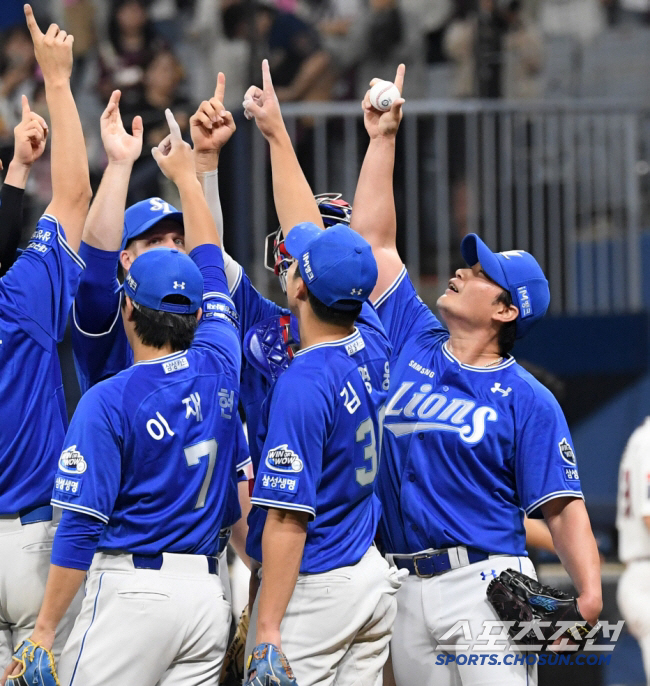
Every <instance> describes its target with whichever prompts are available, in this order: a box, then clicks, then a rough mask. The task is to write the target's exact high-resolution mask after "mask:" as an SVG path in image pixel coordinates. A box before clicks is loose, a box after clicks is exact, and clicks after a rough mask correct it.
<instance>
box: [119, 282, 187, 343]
mask: <svg viewBox="0 0 650 686" xmlns="http://www.w3.org/2000/svg"><path fill="white" fill-rule="evenodd" d="M163 302H167V303H171V304H175V305H187V304H189V300H188V298H186V297H185V296H184V295H168V296H167V297H166V298H163ZM122 307H126V298H122ZM132 320H133V323H134V324H135V333H136V335H137V337H138V338H139V339H140V340H141V341H142V342H143V343H144V344H145V345H149V346H151V347H152V348H158V349H159V350H160V349H161V348H164V347H165V346H166V345H170V346H171V349H172V350H173V351H174V352H177V351H180V350H185V349H187V348H189V347H190V345H191V343H192V340H193V339H194V334H195V332H196V327H197V325H198V322H197V321H196V313H194V314H175V313H173V312H163V311H161V310H152V309H151V308H150V307H145V306H144V305H139V304H138V303H135V302H134V303H133V315H132Z"/></svg>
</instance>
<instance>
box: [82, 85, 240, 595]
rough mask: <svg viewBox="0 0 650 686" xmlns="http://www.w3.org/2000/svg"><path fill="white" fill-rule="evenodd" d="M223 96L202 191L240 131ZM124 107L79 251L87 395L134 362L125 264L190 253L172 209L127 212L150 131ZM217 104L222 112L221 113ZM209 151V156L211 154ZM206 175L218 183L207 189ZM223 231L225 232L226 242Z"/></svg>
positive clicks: (206, 107) (115, 112)
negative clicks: (123, 312) (126, 116)
mask: <svg viewBox="0 0 650 686" xmlns="http://www.w3.org/2000/svg"><path fill="white" fill-rule="evenodd" d="M224 91H225V80H224V78H223V74H220V75H219V80H218V83H217V87H216V91H215V95H214V97H213V98H212V99H211V100H210V101H209V102H208V101H205V102H203V103H202V104H201V106H200V108H199V110H198V111H197V113H196V114H195V115H194V116H193V117H192V138H193V140H194V144H195V149H194V157H195V165H196V167H197V177H198V178H199V180H200V181H201V183H202V185H204V184H206V185H207V184H208V183H212V184H214V183H216V175H215V174H213V173H212V172H210V173H208V174H205V173H203V171H202V170H203V166H201V165H202V163H203V156H204V155H205V154H207V152H209V151H214V154H216V155H217V156H218V152H219V148H220V146H221V145H223V143H224V142H225V141H227V140H228V138H230V136H231V135H232V131H233V130H234V127H235V125H234V122H233V120H232V115H230V113H228V112H225V111H224V115H223V116H221V115H218V114H216V111H217V110H219V111H221V110H222V109H223V107H222V106H221V105H220V100H221V99H223V95H224ZM217 98H219V100H216V99H217ZM119 103H120V91H114V92H113V94H112V95H111V98H110V101H109V103H108V105H107V107H106V109H105V111H104V113H103V114H102V117H101V133H102V141H103V143H104V148H105V150H106V155H107V158H108V165H107V167H106V170H105V171H104V175H103V177H102V181H101V184H100V186H99V189H98V191H97V194H96V196H95V199H94V201H93V203H92V205H91V208H90V212H89V213H88V219H87V221H86V225H85V227H84V234H83V241H82V243H81V248H80V254H81V255H82V256H83V258H84V260H85V261H86V265H87V266H86V270H85V272H84V275H83V276H82V279H81V283H80V286H79V292H78V294H77V297H76V299H75V303H74V307H73V314H74V317H73V320H74V324H75V325H74V326H73V327H72V346H73V353H74V359H75V367H76V370H77V377H78V380H79V385H80V387H81V390H82V392H86V391H87V390H88V389H89V388H90V387H91V386H93V385H94V384H95V383H97V382H98V381H101V380H102V379H106V378H108V377H110V376H113V375H114V374H116V373H117V372H119V371H121V370H123V369H126V368H128V367H129V366H131V364H132V363H133V352H132V350H131V347H130V346H129V343H128V340H127V338H126V334H125V331H124V327H123V325H122V322H121V320H120V303H121V298H122V293H121V291H119V290H118V281H117V271H118V265H121V267H122V269H123V270H124V271H125V272H126V271H128V269H129V268H130V266H131V265H132V264H133V261H134V260H135V259H136V257H137V256H138V255H141V254H143V253H144V252H146V251H147V250H150V249H152V248H156V247H164V246H166V247H169V248H175V249H177V250H179V251H183V252H184V251H185V248H184V228H183V214H182V213H181V212H179V211H178V210H176V208H174V207H173V206H172V205H170V204H169V203H167V202H165V201H164V200H162V199H161V198H149V199H147V200H143V201H141V202H139V203H136V204H135V205H133V206H132V207H130V208H129V209H128V210H127V211H126V213H125V211H124V208H125V204H126V196H127V190H128V185H129V179H130V176H131V169H132V167H133V164H134V162H135V160H137V159H138V157H139V156H140V152H141V150H142V134H143V129H142V120H141V118H140V117H135V118H134V120H133V124H132V134H129V133H127V132H126V130H125V129H124V126H123V124H122V119H121V116H120V111H119ZM211 103H215V104H216V105H217V107H216V109H215V107H214V106H213V105H212V104H211ZM206 111H207V112H209V113H210V115H211V116H212V117H213V118H214V119H216V120H217V121H215V126H214V128H211V129H210V130H209V131H207V130H206V129H205V127H203V126H202V125H200V123H198V122H197V118H198V117H199V116H201V117H205V116H206V115H205V112H206ZM206 148H208V149H209V150H208V151H206ZM207 176H210V177H213V178H211V179H210V181H209V182H207V181H206V180H205V178H206V177H207ZM217 198H218V194H217ZM212 204H213V205H214V203H212ZM217 207H218V211H219V215H218V219H219V224H218V228H220V227H221V224H222V223H223V222H222V220H221V208H220V206H219V205H218V203H217ZM222 231H223V229H222V228H220V235H221V233H222ZM222 402H224V403H227V404H229V405H232V398H223V399H222ZM230 410H231V411H234V412H235V414H236V407H234V408H233V407H232V406H231V407H230ZM239 423H240V426H239V427H238V430H237V431H238V433H237V443H236V453H235V456H234V459H235V460H236V461H237V464H238V469H239V474H240V480H241V485H240V499H241V500H242V501H243V502H244V503H246V502H247V500H248V484H247V483H246V474H245V469H246V467H247V465H249V464H250V457H249V452H248V443H247V441H246V438H245V435H244V431H243V428H242V427H241V422H239ZM237 511H238V509H237ZM225 524H226V527H227V528H228V529H230V528H231V527H232V528H234V529H235V535H234V536H233V543H234V544H236V545H237V548H238V550H239V552H240V555H242V556H243V557H244V559H245V553H244V543H245V538H246V526H245V521H241V522H230V521H228V520H227V519H226V520H225ZM221 540H222V546H223V548H224V551H223V552H224V553H225V545H226V542H227V541H228V532H224V535H223V536H222V539H221ZM221 575H222V582H223V583H224V586H225V588H226V594H227V597H228V598H230V584H229V582H228V574H227V565H226V564H225V555H224V559H223V564H222V565H221Z"/></svg>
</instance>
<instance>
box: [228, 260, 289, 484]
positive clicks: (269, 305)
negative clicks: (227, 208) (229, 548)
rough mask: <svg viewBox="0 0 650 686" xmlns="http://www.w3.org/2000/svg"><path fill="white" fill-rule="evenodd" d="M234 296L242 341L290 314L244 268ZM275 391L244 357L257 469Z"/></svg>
mask: <svg viewBox="0 0 650 686" xmlns="http://www.w3.org/2000/svg"><path fill="white" fill-rule="evenodd" d="M230 293H231V297H232V300H233V302H234V303H235V307H236V308H237V312H238V313H239V316H240V323H241V328H240V335H241V341H242V344H243V342H244V337H245V336H246V333H247V332H248V331H249V329H250V328H251V327H253V326H255V325H256V324H257V323H258V322H260V321H262V320H264V319H268V318H269V317H274V316H279V315H285V314H290V312H289V310H287V309H286V308H283V307H280V306H279V305H276V304H275V303H274V302H273V301H271V300H269V299H268V298H265V297H264V296H263V295H261V294H260V293H259V291H257V289H256V288H255V287H254V286H253V284H252V283H251V281H250V279H249V278H248V275H247V274H246V272H245V271H244V269H243V268H242V267H240V268H239V275H238V278H237V279H236V280H235V283H233V284H231V289H230ZM270 390H271V382H270V381H269V380H268V379H267V378H266V377H265V376H264V375H263V374H262V373H261V372H259V371H258V370H257V369H255V367H254V366H253V365H252V364H251V363H250V362H249V361H248V360H247V359H246V357H245V356H244V358H243V359H242V373H241V402H242V407H243V408H244V414H245V415H246V425H247V427H248V438H249V444H250V449H251V457H252V458H253V470H254V472H255V473H256V472H257V465H258V463H259V460H260V456H259V451H258V445H257V442H256V440H255V437H256V436H257V435H258V434H259V431H260V423H261V418H262V404H263V403H264V400H265V399H266V397H267V395H268V394H269V391H270Z"/></svg>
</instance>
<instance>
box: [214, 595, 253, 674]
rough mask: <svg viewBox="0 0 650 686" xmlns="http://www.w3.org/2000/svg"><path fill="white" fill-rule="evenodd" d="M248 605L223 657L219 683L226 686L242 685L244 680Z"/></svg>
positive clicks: (248, 618)
mask: <svg viewBox="0 0 650 686" xmlns="http://www.w3.org/2000/svg"><path fill="white" fill-rule="evenodd" d="M249 623H250V617H249V616H248V605H247V606H246V607H245V608H244V611H243V612H242V613H241V617H240V618H239V623H238V624H237V631H235V635H234V636H233V639H232V642H231V643H230V645H229V646H228V650H227V651H226V656H225V657H224V659H223V668H222V669H221V680H220V681H219V683H221V684H223V685H224V686H241V683H242V681H243V680H244V657H245V653H246V636H247V635H248V625H249Z"/></svg>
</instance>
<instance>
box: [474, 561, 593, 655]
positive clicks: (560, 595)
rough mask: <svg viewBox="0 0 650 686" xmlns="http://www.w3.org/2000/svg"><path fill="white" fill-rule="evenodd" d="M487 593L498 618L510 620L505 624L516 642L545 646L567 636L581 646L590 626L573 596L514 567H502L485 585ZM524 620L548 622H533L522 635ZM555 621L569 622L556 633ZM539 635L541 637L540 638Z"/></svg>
mask: <svg viewBox="0 0 650 686" xmlns="http://www.w3.org/2000/svg"><path fill="white" fill-rule="evenodd" d="M487 597H488V600H489V601H490V603H491V604H492V607H494V609H495V610H496V613H497V615H498V616H499V619H501V620H503V621H504V622H514V624H513V625H512V626H510V627H509V628H508V633H509V634H510V637H511V638H512V639H514V641H513V643H515V644H516V645H524V646H527V645H540V644H541V645H542V647H544V648H546V647H548V646H549V645H551V644H552V643H553V642H554V641H555V640H557V639H560V638H569V639H570V640H571V642H572V643H575V644H578V645H579V646H581V647H584V642H585V639H586V637H587V634H589V632H590V631H592V629H593V627H592V626H591V625H590V624H588V623H587V622H586V621H585V619H584V617H583V616H582V615H581V614H580V610H579V609H578V603H577V602H576V599H575V598H574V597H573V596H570V595H568V594H567V593H564V592H563V591H558V590H557V589H556V588H551V587H550V586H542V584H540V583H539V582H538V581H535V579H532V578H531V577H529V576H526V575H525V574H521V573H520V572H516V571H515V570H514V569H506V570H505V572H501V574H499V576H498V577H497V578H496V579H493V580H492V581H491V582H490V584H489V585H488V587H487ZM525 622H534V623H535V624H537V623H538V622H544V623H548V626H542V625H539V626H537V627H536V628H537V631H535V630H534V629H533V628H531V629H530V631H528V632H527V633H525V634H524V635H521V634H522V631H523V630H524V629H525V624H524V623H525ZM558 622H572V623H573V624H572V625H569V626H567V628H566V630H565V631H563V632H562V633H561V634H560V635H559V636H558V635H557V632H558V630H559V629H561V626H560V625H558V624H557V623H558ZM540 637H543V638H540Z"/></svg>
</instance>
